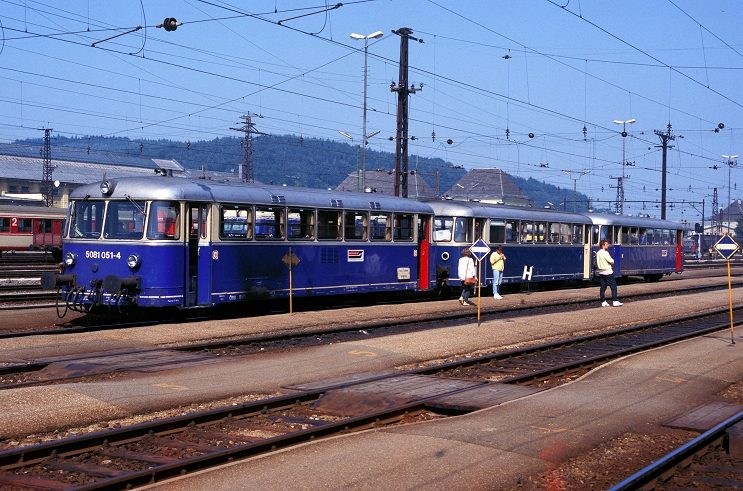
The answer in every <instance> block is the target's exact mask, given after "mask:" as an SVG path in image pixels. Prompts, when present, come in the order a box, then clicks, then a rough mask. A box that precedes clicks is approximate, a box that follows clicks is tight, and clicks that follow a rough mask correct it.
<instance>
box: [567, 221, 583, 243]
mask: <svg viewBox="0 0 743 491" xmlns="http://www.w3.org/2000/svg"><path fill="white" fill-rule="evenodd" d="M568 228H570V229H572V230H573V240H572V243H573V244H583V229H584V228H585V226H584V225H580V224H573V225H568Z"/></svg>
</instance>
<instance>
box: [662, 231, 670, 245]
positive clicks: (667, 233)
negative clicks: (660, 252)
mask: <svg viewBox="0 0 743 491" xmlns="http://www.w3.org/2000/svg"><path fill="white" fill-rule="evenodd" d="M670 243H671V231H670V230H668V229H663V245H669V244H670Z"/></svg>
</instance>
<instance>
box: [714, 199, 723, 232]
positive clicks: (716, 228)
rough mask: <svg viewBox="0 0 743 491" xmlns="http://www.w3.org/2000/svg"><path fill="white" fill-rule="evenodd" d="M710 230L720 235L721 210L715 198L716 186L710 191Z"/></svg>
mask: <svg viewBox="0 0 743 491" xmlns="http://www.w3.org/2000/svg"><path fill="white" fill-rule="evenodd" d="M712 230H713V231H715V232H717V235H722V210H721V209H720V202H719V201H718V200H717V188H715V189H714V191H713V192H712Z"/></svg>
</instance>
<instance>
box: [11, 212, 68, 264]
mask: <svg viewBox="0 0 743 491" xmlns="http://www.w3.org/2000/svg"><path fill="white" fill-rule="evenodd" d="M66 216H67V210H66V209H63V208H55V207H43V206H22V205H0V256H1V255H2V254H3V253H5V252H11V251H29V250H31V251H48V252H50V253H51V254H52V255H53V256H54V258H55V259H57V260H58V261H61V260H62V231H63V229H64V223H65V219H66Z"/></svg>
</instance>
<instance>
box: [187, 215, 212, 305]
mask: <svg viewBox="0 0 743 491" xmlns="http://www.w3.org/2000/svg"><path fill="white" fill-rule="evenodd" d="M209 206H210V205H209V203H187V204H186V207H187V210H186V214H185V216H186V220H187V221H188V223H187V224H186V230H188V251H187V254H186V257H187V258H188V267H187V268H186V279H187V281H186V287H187V294H186V305H187V306H188V307H193V306H196V305H201V306H207V305H210V301H211V276H212V275H211V255H212V254H211V245H210V243H209Z"/></svg>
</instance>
